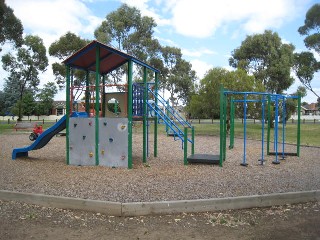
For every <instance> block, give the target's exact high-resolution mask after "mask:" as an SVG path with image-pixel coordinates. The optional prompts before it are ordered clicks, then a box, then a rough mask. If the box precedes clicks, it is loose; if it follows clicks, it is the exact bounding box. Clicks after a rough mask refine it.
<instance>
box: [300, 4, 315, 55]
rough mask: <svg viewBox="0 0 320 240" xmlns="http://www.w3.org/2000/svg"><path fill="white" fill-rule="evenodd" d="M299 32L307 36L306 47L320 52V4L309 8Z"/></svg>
mask: <svg viewBox="0 0 320 240" xmlns="http://www.w3.org/2000/svg"><path fill="white" fill-rule="evenodd" d="M298 32H299V33H300V34H301V35H304V36H306V38H305V39H304V43H305V45H306V47H307V48H309V49H313V50H315V51H316V52H317V53H318V54H320V4H315V5H313V6H312V7H311V8H310V9H309V10H308V12H307V14H306V19H305V20H304V25H303V26H301V27H299V29H298Z"/></svg>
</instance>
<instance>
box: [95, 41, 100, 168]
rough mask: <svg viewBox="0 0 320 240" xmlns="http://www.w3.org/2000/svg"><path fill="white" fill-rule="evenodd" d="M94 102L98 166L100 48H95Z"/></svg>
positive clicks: (97, 161) (97, 162) (97, 160)
mask: <svg viewBox="0 0 320 240" xmlns="http://www.w3.org/2000/svg"><path fill="white" fill-rule="evenodd" d="M95 85H96V89H95V90H96V94H95V95H96V96H95V99H96V102H95V113H96V115H95V136H96V137H95V140H96V142H95V159H96V166H97V165H99V108H100V87H99V85H100V47H99V46H96V84H95Z"/></svg>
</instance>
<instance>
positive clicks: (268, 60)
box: [229, 31, 294, 93]
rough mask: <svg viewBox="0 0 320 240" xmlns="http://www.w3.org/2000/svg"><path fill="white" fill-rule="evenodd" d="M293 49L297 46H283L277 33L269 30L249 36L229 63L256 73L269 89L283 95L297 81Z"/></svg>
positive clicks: (236, 50) (233, 53)
mask: <svg viewBox="0 0 320 240" xmlns="http://www.w3.org/2000/svg"><path fill="white" fill-rule="evenodd" d="M293 50H294V46H293V45H292V44H285V43H282V41H281V38H280V37H279V35H278V34H277V33H275V32H272V31H265V32H264V33H263V34H255V35H251V36H247V37H246V39H245V40H244V41H243V42H242V43H241V46H240V47H238V48H236V49H235V50H234V51H233V52H232V54H231V55H232V56H231V58H230V59H229V64H230V66H232V67H234V68H240V69H244V70H245V71H246V72H247V73H252V74H253V75H254V76H255V78H256V79H257V80H259V81H261V82H262V83H263V84H264V86H265V88H266V90H268V91H270V92H272V93H281V92H282V91H283V90H286V89H288V88H289V87H290V86H291V85H292V83H293V81H294V79H293V78H292V77H291V76H290V69H291V66H292V64H293Z"/></svg>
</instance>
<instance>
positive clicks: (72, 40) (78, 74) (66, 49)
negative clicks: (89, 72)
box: [49, 32, 89, 89]
mask: <svg viewBox="0 0 320 240" xmlns="http://www.w3.org/2000/svg"><path fill="white" fill-rule="evenodd" d="M88 43H89V41H88V40H86V39H82V38H80V37H79V36H77V35H75V34H74V33H71V32H67V33H66V34H65V35H63V36H61V37H60V38H59V40H57V41H55V42H53V43H52V44H51V45H50V47H49V54H50V56H53V57H56V58H58V59H59V61H62V60H64V59H65V58H67V57H69V56H71V55H72V54H74V53H75V52H76V51H78V50H79V49H81V48H83V47H84V46H86V45H87V44H88ZM52 70H53V75H54V76H55V79H56V83H57V84H58V86H59V88H60V89H62V88H64V85H65V76H66V67H65V66H64V64H61V63H57V62H55V63H53V64H52ZM74 76H75V80H76V81H77V80H79V81H80V82H81V81H83V79H84V76H85V73H84V72H83V71H75V72H74Z"/></svg>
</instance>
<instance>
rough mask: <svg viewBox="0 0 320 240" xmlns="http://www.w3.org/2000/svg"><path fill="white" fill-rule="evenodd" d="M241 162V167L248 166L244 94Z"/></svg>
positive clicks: (245, 95)
mask: <svg viewBox="0 0 320 240" xmlns="http://www.w3.org/2000/svg"><path fill="white" fill-rule="evenodd" d="M243 107H244V111H243V115H244V116H243V161H242V163H241V164H240V165H241V166H248V163H246V137H247V134H246V130H247V129H246V128H247V94H244V101H243Z"/></svg>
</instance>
